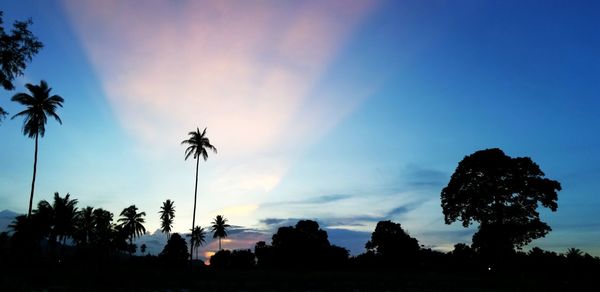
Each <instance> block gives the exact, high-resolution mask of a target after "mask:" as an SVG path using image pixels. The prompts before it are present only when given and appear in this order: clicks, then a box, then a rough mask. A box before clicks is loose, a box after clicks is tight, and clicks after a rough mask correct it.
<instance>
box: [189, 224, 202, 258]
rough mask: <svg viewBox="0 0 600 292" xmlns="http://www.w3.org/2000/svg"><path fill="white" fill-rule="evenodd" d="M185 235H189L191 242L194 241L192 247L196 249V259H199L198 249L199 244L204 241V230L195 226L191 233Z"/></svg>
mask: <svg viewBox="0 0 600 292" xmlns="http://www.w3.org/2000/svg"><path fill="white" fill-rule="evenodd" d="M187 236H188V237H191V240H190V243H191V244H194V242H195V243H196V244H195V245H193V246H192V248H193V249H195V250H196V259H199V258H200V257H199V256H198V250H199V249H200V246H201V245H204V243H206V232H205V231H204V228H203V227H200V226H196V228H194V230H192V234H188V235H187Z"/></svg>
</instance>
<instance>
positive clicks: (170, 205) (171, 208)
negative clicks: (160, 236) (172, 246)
mask: <svg viewBox="0 0 600 292" xmlns="http://www.w3.org/2000/svg"><path fill="white" fill-rule="evenodd" d="M174 203H175V202H173V201H171V200H166V201H164V202H163V205H162V206H161V207H160V211H158V213H160V229H161V231H162V232H163V233H166V234H167V240H169V238H170V237H171V228H172V227H173V218H175V205H174Z"/></svg>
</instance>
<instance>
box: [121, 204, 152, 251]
mask: <svg viewBox="0 0 600 292" xmlns="http://www.w3.org/2000/svg"><path fill="white" fill-rule="evenodd" d="M137 210H138V208H137V207H136V206H135V205H131V206H129V207H127V208H125V209H123V211H122V212H121V218H119V220H117V221H118V222H121V225H120V226H121V228H122V229H123V232H125V234H127V236H128V237H129V244H133V240H134V239H135V238H136V237H139V236H140V235H142V234H144V233H146V228H145V227H144V223H145V219H144V216H146V212H140V213H138V212H137Z"/></svg>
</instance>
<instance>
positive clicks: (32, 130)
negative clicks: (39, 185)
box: [11, 80, 64, 217]
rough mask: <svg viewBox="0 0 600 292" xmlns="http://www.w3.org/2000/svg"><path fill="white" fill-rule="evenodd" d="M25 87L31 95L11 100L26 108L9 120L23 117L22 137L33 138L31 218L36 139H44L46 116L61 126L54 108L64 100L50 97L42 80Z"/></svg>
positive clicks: (48, 89)
mask: <svg viewBox="0 0 600 292" xmlns="http://www.w3.org/2000/svg"><path fill="white" fill-rule="evenodd" d="M25 87H27V89H28V90H29V92H31V95H29V94H27V93H17V94H15V95H14V96H13V97H12V98H11V100H12V101H15V102H18V103H20V104H22V105H24V106H25V107H26V109H25V110H23V111H21V112H19V113H17V114H16V115H14V116H13V117H12V118H11V119H14V118H16V117H18V116H24V117H25V120H24V122H23V135H26V136H28V137H29V138H35V152H34V158H33V179H32V180H31V196H30V197H29V211H28V212H27V216H28V217H29V216H31V207H32V204H33V193H34V189H35V174H36V168H37V153H38V137H39V136H41V137H44V134H45V133H46V122H47V121H48V116H51V117H53V118H54V119H55V120H56V121H58V123H59V124H62V121H61V120H60V117H59V116H58V115H57V114H56V107H57V106H59V107H62V103H63V102H64V99H63V98H62V97H60V96H58V95H52V96H50V90H51V89H52V88H50V87H48V83H46V81H44V80H42V81H40V85H33V84H30V83H27V84H25Z"/></svg>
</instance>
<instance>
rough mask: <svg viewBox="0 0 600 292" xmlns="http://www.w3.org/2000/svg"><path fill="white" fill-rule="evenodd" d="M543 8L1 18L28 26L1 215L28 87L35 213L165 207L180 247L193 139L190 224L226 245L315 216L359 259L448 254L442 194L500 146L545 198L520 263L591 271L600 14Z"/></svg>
mask: <svg viewBox="0 0 600 292" xmlns="http://www.w3.org/2000/svg"><path fill="white" fill-rule="evenodd" d="M541 3H542V2H536V1H525V2H523V1H507V2H504V3H491V2H478V1H472V2H470V1H465V2H461V3H453V2H446V1H432V2H422V1H406V2H405V1H356V2H352V3H351V4H349V3H347V2H343V1H327V2H243V3H237V2H229V1H224V2H218V3H216V2H208V1H207V2H203V1H200V2H196V1H180V2H177V3H176V4H173V3H170V4H171V5H169V4H167V2H163V1H150V2H148V3H145V5H144V6H143V7H138V6H136V5H135V4H134V3H133V2H119V1H102V2H96V1H70V0H65V1H56V2H54V1H34V0H26V1H18V2H17V1H11V2H9V3H4V5H3V7H2V8H1V9H2V10H3V11H4V21H5V25H9V24H11V23H12V22H13V21H14V20H24V19H28V18H31V19H32V20H33V25H32V26H31V27H30V29H31V31H32V32H33V33H34V35H36V36H37V37H38V38H39V40H40V41H41V42H42V43H43V44H44V48H43V49H42V50H41V51H40V52H39V53H38V54H37V55H36V56H34V58H33V60H32V61H31V62H30V63H29V64H28V67H27V69H26V70H25V75H24V76H21V77H19V78H17V79H16V82H15V85H16V87H17V88H16V90H14V91H11V92H8V91H4V94H3V96H4V97H3V98H0V106H2V107H3V108H4V109H5V110H6V111H8V112H9V113H10V115H9V116H8V117H7V118H5V119H4V120H2V122H1V123H0V136H2V137H3V143H1V145H0V151H1V152H2V153H3V158H2V161H3V165H4V168H3V171H2V172H0V210H4V209H6V210H11V211H13V212H17V213H21V214H26V213H27V203H28V200H29V197H28V193H29V191H30V189H29V187H30V183H31V181H30V180H31V171H32V169H31V166H32V162H33V142H32V140H31V139H28V138H27V137H25V136H23V135H22V132H21V126H22V124H21V123H22V121H21V120H20V119H15V120H11V119H10V117H11V116H12V115H13V114H15V113H17V112H19V111H20V110H19V109H20V106H19V105H17V104H16V103H13V102H10V97H11V96H12V95H13V94H15V93H17V92H24V91H25V89H24V84H25V83H34V84H37V83H39V81H40V80H46V81H48V83H49V85H50V87H52V93H54V94H58V95H60V96H62V97H63V98H64V99H65V102H64V107H63V108H60V109H59V111H58V113H59V115H60V116H61V118H62V120H63V124H62V125H59V124H58V123H56V122H55V121H53V120H51V121H49V122H48V124H47V132H46V135H45V136H44V137H43V138H42V139H41V140H40V149H39V160H38V177H37V178H36V179H37V181H36V191H35V197H34V203H37V202H38V201H40V200H44V199H45V200H51V198H52V195H53V194H54V192H59V193H60V194H61V195H63V196H64V195H65V194H67V193H70V194H71V196H72V197H73V198H75V199H78V200H79V204H78V207H80V208H81V207H85V206H93V207H95V208H104V209H106V210H109V211H111V212H112V213H113V214H115V219H116V217H118V214H119V213H120V211H121V210H122V209H123V208H125V207H127V206H129V205H132V204H135V205H136V206H137V207H139V209H140V211H145V212H146V214H147V216H146V220H147V223H146V229H147V230H148V231H153V230H157V229H159V215H158V211H159V208H160V206H161V204H162V202H163V201H165V200H167V199H171V200H173V201H174V202H175V210H176V213H175V220H174V221H175V223H174V232H179V233H187V230H189V229H190V225H191V224H190V222H191V221H192V207H191V205H192V200H193V194H194V167H195V165H194V162H193V161H189V160H188V161H185V160H184V150H185V147H184V146H182V145H180V143H181V141H183V140H184V139H187V135H186V134H187V133H188V132H189V131H192V130H195V129H196V128H197V127H198V128H200V130H202V129H203V128H204V127H207V135H208V137H209V138H210V140H211V143H212V144H213V145H215V146H216V148H217V149H218V153H217V154H213V153H209V158H208V160H207V161H206V162H204V161H201V163H200V168H199V181H198V200H199V203H198V211H197V218H196V222H197V224H198V225H201V226H207V225H208V224H209V222H210V221H211V218H213V217H214V216H215V215H217V214H222V215H224V216H225V217H226V218H228V219H229V223H230V224H232V225H234V226H236V227H237V228H238V229H239V230H240V231H239V232H238V233H234V234H233V235H235V236H231V238H229V240H231V241H230V242H226V243H225V245H224V246H225V247H226V248H229V249H233V248H243V247H246V246H247V248H252V247H253V244H254V243H255V242H256V241H254V242H252V241H253V240H256V239H258V238H260V234H257V233H260V232H263V234H267V235H268V234H272V233H273V232H274V231H275V230H276V228H277V227H280V226H289V225H293V224H294V223H291V222H294V221H297V220H299V219H313V220H316V221H318V222H319V224H320V225H321V227H322V228H324V229H326V230H327V231H328V232H330V233H329V236H330V241H331V242H332V243H333V244H338V245H340V246H343V247H346V248H349V249H350V250H351V252H352V254H357V253H360V252H362V251H364V244H365V242H366V240H365V238H366V239H367V240H368V236H370V234H371V232H372V231H373V229H374V227H375V224H376V223H377V221H380V220H392V221H394V222H397V223H400V224H401V225H402V227H403V228H404V229H405V230H406V231H407V232H408V233H409V234H410V235H411V236H413V237H415V238H417V239H418V240H419V243H420V244H423V245H425V246H426V247H431V248H433V249H436V250H443V251H448V250H450V249H451V248H452V246H453V245H454V244H456V243H467V244H468V243H470V242H471V236H472V234H473V233H474V231H475V227H476V225H472V226H471V227H470V228H463V227H462V226H461V224H460V223H454V224H452V225H446V224H444V218H443V214H442V208H441V206H440V192H441V190H442V188H443V187H444V186H446V185H447V184H448V182H449V180H450V176H451V175H452V173H453V172H454V170H455V169H456V167H457V165H458V163H459V161H461V160H462V159H463V158H464V157H465V156H466V155H470V154H471V153H473V152H475V151H478V150H482V149H487V148H495V147H498V148H501V149H503V150H504V151H505V152H506V154H507V155H509V156H511V157H531V158H532V160H533V161H534V162H536V163H537V164H538V165H539V166H540V168H541V169H542V171H544V173H545V174H546V177H547V178H550V179H554V180H558V181H559V182H560V183H561V184H562V186H563V189H562V191H560V192H559V195H558V210H557V211H556V212H550V211H549V210H548V209H545V208H542V207H540V208H539V209H538V210H539V211H540V213H541V219H542V220H543V221H545V222H547V223H548V224H549V225H550V227H552V229H553V230H552V231H551V232H550V233H548V235H546V237H545V238H541V239H537V240H534V241H533V242H532V243H530V244H529V245H528V248H529V247H533V246H538V247H541V248H544V249H548V250H553V251H557V252H564V251H566V250H567V248H570V247H577V248H581V249H583V250H584V251H585V252H588V253H590V254H592V255H595V256H600V231H599V230H600V228H598V227H600V216H598V214H599V213H598V210H600V197H598V193H599V192H600V185H599V184H598V183H597V177H598V175H599V174H600V167H599V165H600V154H599V153H598V152H597V151H594V150H596V149H599V148H600V147H599V146H600V137H598V135H595V133H598V130H599V129H600V127H599V125H600V99H598V92H600V85H599V84H600V83H598V80H597V77H598V76H600V58H599V57H598V54H597V52H598V51H600V36H599V35H598V34H597V33H596V32H595V28H597V27H598V24H599V20H598V19H599V18H598V17H597V16H598V15H597V13H594V12H595V11H600V9H599V8H600V7H598V6H599V4H597V3H585V4H583V3H575V4H573V3H570V4H566V3H562V2H559V1H546V2H543V4H541ZM589 6H596V9H594V8H590V7H589ZM331 231H337V233H336V232H331ZM365 236H366V237H365ZM266 239H267V240H268V241H270V236H267V238H266ZM262 240H264V238H263V239H262ZM250 243H251V244H252V245H249V246H248V244H250ZM361 248H362V251H361V250H360V249H361ZM215 249H216V248H215V243H214V242H212V243H211V244H210V245H207V246H205V247H202V248H201V251H202V253H208V252H212V251H214V250H215Z"/></svg>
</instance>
